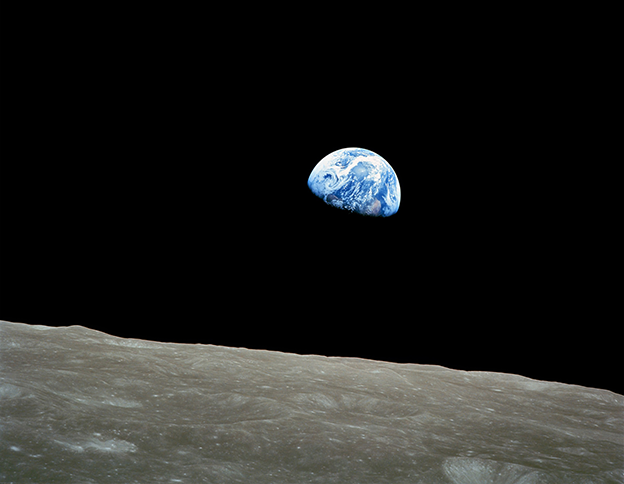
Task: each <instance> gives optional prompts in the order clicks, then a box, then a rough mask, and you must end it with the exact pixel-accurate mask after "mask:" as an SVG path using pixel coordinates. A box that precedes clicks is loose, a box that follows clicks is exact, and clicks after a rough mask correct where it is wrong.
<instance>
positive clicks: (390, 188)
mask: <svg viewBox="0 0 624 484" xmlns="http://www.w3.org/2000/svg"><path fill="white" fill-rule="evenodd" d="M308 187H310V190H312V193H314V194H315V195H316V196H317V197H319V198H321V199H322V200H323V201H325V203H327V204H329V205H332V206H334V207H337V208H340V209H343V210H349V211H351V212H356V213H359V214H362V215H370V216H374V217H389V216H390V215H394V214H395V213H397V211H398V210H399V204H400V203H401V187H400V186H399V179H398V178H397V176H396V173H395V172H394V170H393V169H392V167H391V166H390V164H389V163H388V162H387V161H386V160H384V159H383V158H382V157H381V156H379V155H378V154H377V153H374V152H372V151H369V150H365V149H363V148H343V149H341V150H337V151H334V152H333V153H330V154H329V155H327V156H326V157H325V158H323V159H322V160H321V161H319V162H318V164H317V165H316V166H315V167H314V170H312V173H311V174H310V177H309V178H308Z"/></svg>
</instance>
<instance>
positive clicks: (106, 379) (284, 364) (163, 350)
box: [0, 321, 624, 484]
mask: <svg viewBox="0 0 624 484" xmlns="http://www.w3.org/2000/svg"><path fill="white" fill-rule="evenodd" d="M0 365H1V371H0V481H2V482H16V483H20V484H26V483H44V482H45V483H56V482H58V483H61V482H62V483H81V484H82V483H104V482H111V483H116V484H119V483H157V482H167V483H169V482H182V483H189V484H195V483H214V484H222V483H223V484H225V483H254V484H279V483H284V484H304V483H323V484H332V483H336V484H337V483H340V484H344V483H354V484H381V483H393V484H552V483H560V484H576V483H578V484H598V483H600V484H605V483H624V396H622V395H618V394H616V393H612V392H609V391H607V390H599V389H594V388H586V387H581V386H575V385H566V384H561V383H553V382H543V381H536V380H532V379H529V378H525V377H521V376H518V375H511V374H503V373H490V372H466V371H461V370H451V369H447V368H443V367H440V366H429V365H417V364H398V363H388V362H381V361H374V360H365V359H358V358H338V357H331V358H329V357H324V356H316V355H306V356H302V355H295V354H288V353H281V352H276V351H264V350H250V349H244V348H230V347H223V346H212V345H191V344H173V343H158V342H152V341H144V340H137V339H126V338H118V337H114V336H110V335H107V334H105V333H102V332H99V331H95V330H91V329H87V328H84V327H82V326H70V327H62V328H51V327H47V326H33V325H26V324H20V323H8V322H3V321H0Z"/></svg>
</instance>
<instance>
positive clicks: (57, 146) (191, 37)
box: [0, 6, 624, 393]
mask: <svg viewBox="0 0 624 484" xmlns="http://www.w3.org/2000/svg"><path fill="white" fill-rule="evenodd" d="M48 8H50V9H51V10H50V11H49V12H43V11H41V10H38V11H37V12H36V13H34V12H15V15H13V16H12V17H10V19H11V22H10V25H7V26H9V27H10V29H9V33H10V35H9V34H7V33H6V32H7V31H6V30H5V39H4V42H3V47H2V64H3V73H2V172H1V175H0V176H1V180H2V187H1V189H2V206H1V209H2V213H1V215H2V219H1V223H2V225H1V230H2V233H1V243H2V245H1V250H2V252H1V260H0V262H1V266H0V271H1V272H0V277H1V281H0V282H1V284H2V286H1V292H0V318H1V319H4V320H8V321H15V322H24V323H30V324H45V325H52V326H57V325H58V326H61V325H62V326H65V325H72V324H80V325H83V326H87V327H89V328H93V329H98V330H102V331H105V332H107V333H110V334H114V335H118V336H127V337H135V338H144V339H154V340H160V341H172V342H186V343H209V344H219V345H229V346H244V347H249V348H265V349H272V350H280V351H289V352H299V353H318V354H325V355H337V356H358V357H364V358H374V359H381V360H387V361H396V362H409V363H424V364H437V365H443V366H447V367H451V368H457V369H463V370H486V371H502V372H510V373H518V374H522V375H525V376H529V377H532V378H538V379H545V380H555V381H562V382H566V383H576V384H581V385H587V386H594V387H601V388H608V389H611V390H614V391H617V392H619V393H624V389H623V385H622V383H623V381H622V380H623V378H622V376H623V375H622V364H621V354H622V338H623V336H624V335H623V330H622V321H623V320H622V316H623V314H622V304H621V303H622V242H623V240H622V232H621V226H622V210H621V208H622V200H621V175H622V173H621V166H620V164H621V154H618V156H617V157H616V158H613V157H612V158H609V157H608V156H602V155H600V154H599V153H598V152H599V145H600V144H601V143H602V137H603V133H598V130H597V128H596V127H595V118H596V116H597V114H596V108H598V109H599V110H600V109H602V108H601V103H600V100H599V99H597V98H596V94H595V91H593V88H592V87H591V86H590V85H589V84H587V83H588V82H589V81H588V79H589V78H588V76H587V74H586V72H587V70H588V69H589V71H591V66H589V67H587V66H586V67H584V68H580V67H578V62H577V57H578V55H579V51H580V50H582V45H583V39H577V40H575V39H574V38H572V37H569V36H565V35H563V36H562V35H561V34H560V33H558V32H557V31H554V30H553V22H554V20H553V19H550V20H549V18H548V16H546V17H544V15H540V16H538V17H539V18H541V19H542V20H540V21H539V22H538V21H536V20H535V18H537V16H536V17H533V16H529V17H527V18H526V19H525V20H523V21H520V20H517V17H516V16H509V15H506V14H504V13H501V15H500V16H499V17H497V22H492V21H491V20H489V21H486V20H479V19H480V18H481V17H480V14H479V12H454V13H455V15H454V16H451V14H450V13H449V12H418V13H414V12H412V14H411V15H412V16H411V17H409V18H407V17H406V15H407V14H408V12H394V13H393V14H392V15H391V16H390V17H387V18H386V17H384V16H378V12H360V13H359V15H362V18H361V19H359V18H358V19H357V20H361V21H362V22H363V23H362V25H363V26H362V27H359V28H354V27H353V23H354V22H355V20H354V19H353V18H351V17H349V18H340V17H336V16H335V14H336V13H335V12H334V13H332V14H331V15H330V14H329V13H327V14H323V13H322V12H310V11H301V12H290V13H289V17H288V18H290V19H291V20H292V22H286V21H280V20H279V18H282V19H283V18H284V16H283V15H284V12H273V13H272V12H267V11H265V10H263V11H261V12H249V11H246V12H245V14H244V15H241V14H240V13H229V12H223V11H221V12H212V11H202V12H190V11H189V12H182V11H176V12H171V11H160V12H159V11H156V10H155V9H156V7H151V8H150V10H149V11H147V10H145V11H143V10H141V11H139V9H137V10H136V11H130V10H128V9H127V8H126V9H125V10H123V11H121V10H120V11H115V10H109V11H103V10H101V11H100V10H98V11H96V10H95V7H90V9H89V10H85V11H76V10H75V9H72V10H71V11H67V12H64V11H60V10H58V9H59V7H58V6H53V7H52V6H50V7H48ZM465 14H466V15H467V14H469V15H470V17H469V18H470V21H468V20H467V19H466V17H465ZM6 18H9V17H7V16H5V19H6ZM490 18H491V17H490ZM512 18H514V19H516V20H511V19H512ZM544 18H545V20H544ZM51 19H52V20H53V21H51ZM269 19H272V20H269ZM276 19H277V20H276ZM5 23H6V24H9V22H8V21H6V20H5ZM573 58H574V62H571V59H573ZM590 77H591V76H590ZM615 128H616V131H617V132H618V135H619V136H621V125H620V122H619V121H618V123H617V126H616V127H615ZM351 146H355V147H363V148H367V149H369V150H373V151H375V152H377V153H378V154H380V155H381V156H383V157H384V158H385V159H386V160H387V161H388V162H389V163H390V164H391V165H392V166H393V167H394V169H395V171H396V173H397V175H398V177H399V180H400V183H401V189H402V201H401V207H400V210H399V212H398V213H397V214H396V215H395V216H393V217H390V218H388V219H373V218H365V217H360V216H356V215H353V214H349V213H346V212H341V211H339V210H336V209H333V208H331V207H328V206H325V205H324V204H323V203H322V202H321V201H320V200H319V199H317V198H315V197H314V196H313V195H312V194H311V192H310V191H309V190H308V188H307V177H308V175H309V173H310V172H311V170H312V168H313V167H314V166H315V165H316V163H317V162H318V161H319V160H320V159H321V158H323V157H324V156H325V155H327V154H329V153H331V152H332V151H335V150H337V149H340V148H344V147H351ZM614 181H615V183H616V185H615V186H614V185H613V183H614Z"/></svg>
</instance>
